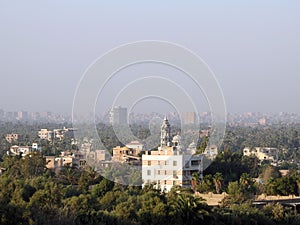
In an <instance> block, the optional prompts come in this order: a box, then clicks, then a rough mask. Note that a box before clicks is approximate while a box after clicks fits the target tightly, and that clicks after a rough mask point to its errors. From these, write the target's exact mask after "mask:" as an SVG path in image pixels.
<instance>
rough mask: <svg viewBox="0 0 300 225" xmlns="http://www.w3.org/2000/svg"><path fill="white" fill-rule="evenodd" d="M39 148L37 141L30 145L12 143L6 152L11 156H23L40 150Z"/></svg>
mask: <svg viewBox="0 0 300 225" xmlns="http://www.w3.org/2000/svg"><path fill="white" fill-rule="evenodd" d="M40 150H41V149H40V148H39V147H38V144H37V143H32V146H18V145H13V146H11V147H10V149H9V151H8V152H7V154H8V155H12V156H22V157H25V156H26V155H28V154H29V153H31V152H33V151H40Z"/></svg>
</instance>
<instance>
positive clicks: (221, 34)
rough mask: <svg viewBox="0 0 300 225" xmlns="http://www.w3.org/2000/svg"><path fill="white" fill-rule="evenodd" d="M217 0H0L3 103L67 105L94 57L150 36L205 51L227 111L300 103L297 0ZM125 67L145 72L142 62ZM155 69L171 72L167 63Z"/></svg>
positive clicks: (47, 107)
mask: <svg viewBox="0 0 300 225" xmlns="http://www.w3.org/2000/svg"><path fill="white" fill-rule="evenodd" d="M216 2H217V4H216V3H215V2H204V1H200V2H197V3H189V4H187V3H180V2H171V1H166V2H163V3H161V2H158V1H154V2H152V3H151V4H150V3H140V2H138V1H133V2H132V5H130V4H126V3H123V2H118V4H114V3H105V4H104V3H100V2H97V1H89V2H85V3H83V2H73V1H72V2H71V1H64V2H53V1H45V2H44V3H39V2H36V1H26V2H19V3H18V4H16V3H15V2H14V1H2V2H1V5H2V7H0V28H1V30H2V41H1V42H0V49H2V53H1V54H0V55H1V60H0V76H1V78H2V82H1V83H0V94H1V96H3V97H2V98H1V107H0V108H3V109H5V110H6V111H19V110H24V111H53V112H64V113H69V114H71V111H72V104H73V96H74V94H75V91H76V88H77V86H78V83H79V81H80V79H81V77H82V75H83V74H84V71H85V70H86V68H87V67H88V66H89V65H90V64H91V63H92V62H93V61H94V60H95V59H96V58H98V57H99V56H101V55H103V54H105V53H106V52H107V51H109V50H110V49H112V48H114V47H116V46H119V45H121V44H125V43H128V42H133V41H139V40H145V39H147V40H149V39H153V40H164V41H170V42H174V43H178V44H180V45H183V46H185V47H187V48H189V49H190V50H192V51H193V52H195V53H196V54H197V55H198V56H200V57H201V58H202V59H203V60H204V61H205V62H206V63H207V64H208V66H209V67H210V68H211V69H212V71H213V72H214V74H215V76H216V78H217V80H218V82H219V84H220V86H221V88H222V90H223V93H224V98H225V102H226V106H227V111H228V112H295V113H300V107H299V106H298V105H297V101H298V96H300V89H299V88H298V83H300V79H299V77H298V76H297V75H298V71H299V63H298V62H297V59H299V56H300V38H299V36H300V35H299V34H300V31H299V29H298V27H300V24H299V23H300V13H299V12H300V7H299V4H300V3H299V2H298V1H289V2H288V3H287V2H282V1H264V2H260V1H251V2H250V1H246V2H239V1H226V3H224V2H221V1H216ZM144 70H145V67H144ZM129 71H131V72H130V73H133V71H135V73H136V74H135V76H139V73H140V74H141V73H142V72H143V67H141V68H137V67H135V68H133V70H132V69H131V70H130V69H129ZM154 71H156V72H163V73H166V76H167V77H169V78H170V79H172V80H173V79H175V78H174V73H173V72H174V71H171V70H169V69H166V70H165V69H162V68H157V69H156V70H155V69H154ZM125 73H126V71H125ZM128 73H129V72H128V71H127V74H128ZM130 75H131V74H130ZM142 75H144V74H142ZM119 76H121V75H120V74H119ZM124 82H125V83H126V80H122V79H119V81H115V82H114V85H116V87H117V88H120V87H122V85H124ZM177 82H181V81H180V79H179V80H177ZM109 89H112V86H108V87H107V90H108V94H107V95H109V93H110V92H109ZM202 98H203V96H202ZM204 100H205V99H204ZM201 101H203V99H202V100H201ZM203 102H204V103H203V106H204V107H207V103H205V101H203ZM151 104H152V103H151ZM151 104H150V105H151ZM205 104H206V105H205ZM161 105H162V106H164V105H166V104H161ZM137 107H138V106H137ZM108 108H109V107H107V108H106V109H108ZM140 108H143V106H140ZM203 111H207V109H204V110H203Z"/></svg>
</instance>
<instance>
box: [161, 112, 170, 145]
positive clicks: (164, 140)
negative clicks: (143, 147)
mask: <svg viewBox="0 0 300 225" xmlns="http://www.w3.org/2000/svg"><path fill="white" fill-rule="evenodd" d="M163 146H172V139H171V127H170V124H169V121H168V118H167V116H165V118H164V121H163V124H162V125H161V128H160V147H163Z"/></svg>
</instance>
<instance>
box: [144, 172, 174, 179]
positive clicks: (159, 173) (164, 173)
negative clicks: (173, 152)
mask: <svg viewBox="0 0 300 225" xmlns="http://www.w3.org/2000/svg"><path fill="white" fill-rule="evenodd" d="M147 175H148V176H151V170H147ZM156 175H173V178H177V170H157V171H156Z"/></svg>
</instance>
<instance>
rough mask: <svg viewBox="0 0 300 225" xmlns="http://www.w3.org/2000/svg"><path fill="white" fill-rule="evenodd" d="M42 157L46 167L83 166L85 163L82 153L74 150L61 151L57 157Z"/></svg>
mask: <svg viewBox="0 0 300 225" xmlns="http://www.w3.org/2000/svg"><path fill="white" fill-rule="evenodd" d="M44 158H45V160H46V167H47V168H48V169H61V168H62V167H64V166H76V167H84V166H85V165H86V159H85V156H84V154H82V153H81V152H79V151H76V150H74V151H66V152H62V153H61V155H60V156H59V157H56V156H45V157H44Z"/></svg>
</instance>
